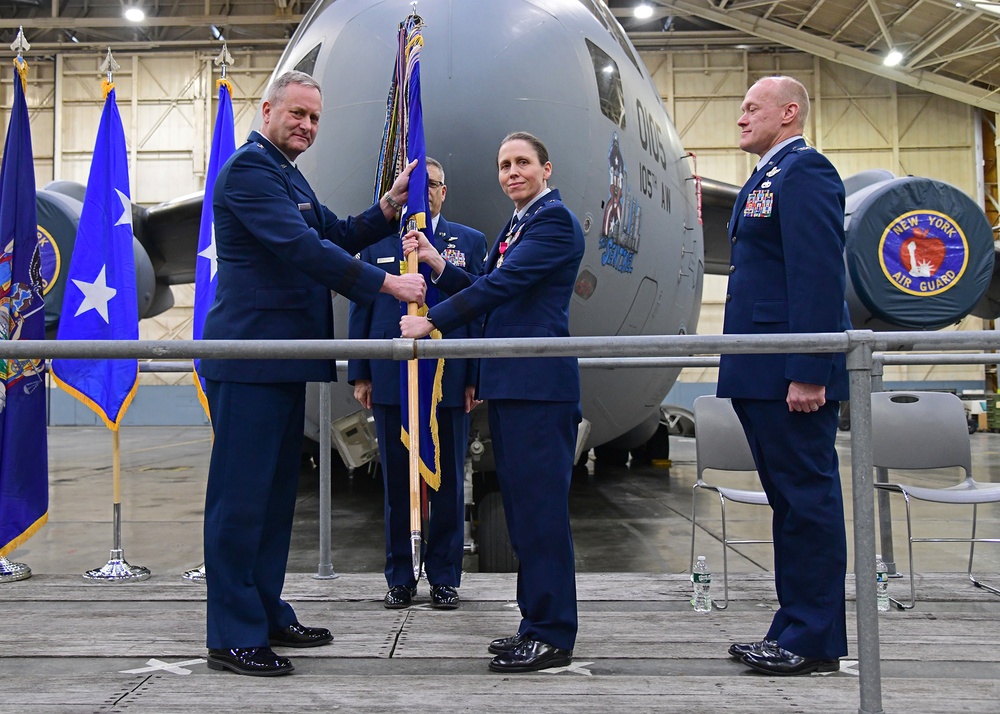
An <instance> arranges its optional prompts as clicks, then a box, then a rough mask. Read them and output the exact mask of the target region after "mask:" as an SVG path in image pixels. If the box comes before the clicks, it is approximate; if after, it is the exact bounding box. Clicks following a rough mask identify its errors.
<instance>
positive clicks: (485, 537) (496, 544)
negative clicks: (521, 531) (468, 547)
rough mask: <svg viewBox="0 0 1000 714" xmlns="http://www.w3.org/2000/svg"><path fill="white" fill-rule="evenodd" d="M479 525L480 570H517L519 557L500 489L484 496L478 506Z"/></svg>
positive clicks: (490, 571) (491, 571)
mask: <svg viewBox="0 0 1000 714" xmlns="http://www.w3.org/2000/svg"><path fill="white" fill-rule="evenodd" d="M476 510H477V513H478V515H479V526H478V528H477V538H476V547H477V550H478V551H479V572H481V573H514V572H517V558H515V557H514V550H513V548H511V545H510V536H509V535H508V534H507V521H506V519H505V517H504V512H503V499H502V498H501V496H500V492H499V491H491V492H490V493H487V494H486V495H485V496H483V499H482V501H480V502H479V505H478V506H477V509H476Z"/></svg>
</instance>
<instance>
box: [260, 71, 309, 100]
mask: <svg viewBox="0 0 1000 714" xmlns="http://www.w3.org/2000/svg"><path fill="white" fill-rule="evenodd" d="M292 84H301V85H302V86H303V87H312V88H313V89H315V90H316V91H317V92H319V96H320V98H321V99H322V97H323V88H322V87H321V86H319V82H317V81H316V80H315V79H313V78H312V77H311V76H310V75H308V74H306V73H305V72H299V71H298V70H295V69H292V70H289V71H287V72H285V73H284V74H282V75H281V76H280V77H278V78H277V79H276V80H274V81H273V82H272V83H271V86H270V87H268V88H267V92H266V93H265V94H264V101H265V102H267V103H268V104H271V105H275V104H280V103H281V100H282V99H284V98H285V90H286V89H288V87H289V85H292Z"/></svg>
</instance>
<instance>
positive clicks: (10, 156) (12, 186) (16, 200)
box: [0, 57, 49, 556]
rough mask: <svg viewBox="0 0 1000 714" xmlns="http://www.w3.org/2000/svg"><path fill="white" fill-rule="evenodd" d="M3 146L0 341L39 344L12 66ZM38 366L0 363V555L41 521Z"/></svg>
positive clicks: (29, 174) (32, 236) (27, 157)
mask: <svg viewBox="0 0 1000 714" xmlns="http://www.w3.org/2000/svg"><path fill="white" fill-rule="evenodd" d="M14 66H15V67H16V68H17V72H18V75H19V79H18V78H17V77H15V79H14V104H13V106H12V107H11V113H10V123H9V125H8V128H7V140H6V142H5V144H4V150H3V166H2V167H0V339H3V340H43V339H45V310H44V305H43V300H42V293H43V290H44V287H43V281H42V257H41V252H40V245H39V240H38V224H37V219H36V216H35V166H34V163H33V159H32V153H31V127H30V124H29V119H28V105H27V102H26V101H25V98H24V93H25V91H26V89H27V84H28V78H27V74H28V65H27V63H26V62H25V61H24V60H23V59H21V58H20V57H19V58H18V59H16V60H14ZM44 369H45V362H44V361H43V360H40V359H17V358H13V357H11V358H7V359H4V358H0V556H6V555H7V554H8V553H10V552H11V551H13V550H14V549H15V548H17V547H18V546H19V545H21V544H22V543H24V542H25V541H26V540H28V539H29V538H30V537H31V536H32V535H34V533H35V532H36V531H37V530H38V529H39V528H41V527H42V526H43V525H44V524H45V522H46V521H47V520H48V517H49V515H48V511H49V465H48V442H47V437H46V430H45V427H46V423H45V379H44Z"/></svg>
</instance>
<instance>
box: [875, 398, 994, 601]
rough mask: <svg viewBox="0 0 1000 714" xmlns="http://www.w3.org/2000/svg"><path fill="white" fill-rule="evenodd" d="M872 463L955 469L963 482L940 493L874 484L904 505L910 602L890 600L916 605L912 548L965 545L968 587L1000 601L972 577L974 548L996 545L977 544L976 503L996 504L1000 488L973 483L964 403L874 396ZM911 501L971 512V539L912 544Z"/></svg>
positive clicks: (984, 540) (915, 540)
mask: <svg viewBox="0 0 1000 714" xmlns="http://www.w3.org/2000/svg"><path fill="white" fill-rule="evenodd" d="M872 460H873V463H874V465H875V467H876V468H885V469H947V468H955V467H958V468H960V469H961V470H962V471H963V472H964V478H963V479H962V480H961V481H959V482H958V483H956V484H954V485H949V486H943V487H935V488H932V487H928V486H916V485H909V484H903V483H878V482H876V483H875V488H881V489H884V490H886V491H891V492H895V493H901V494H902V495H903V499H904V501H905V502H906V537H907V544H908V546H909V556H910V602H909V603H903V602H901V601H899V600H896V599H892V602H893V603H894V604H895V605H896V607H898V608H900V609H902V610H909V609H910V608H912V607H913V606H914V605H915V604H916V602H917V597H916V587H915V585H914V580H913V578H914V575H913V574H914V571H915V570H916V567H915V566H914V563H913V544H914V543H968V544H969V569H968V576H969V580H970V581H972V584H973V585H975V586H976V587H979V588H984V589H986V590H989V591H990V592H992V593H996V594H998V595H1000V590H998V589H997V588H994V587H991V586H989V585H986V584H985V583H982V582H980V581H978V580H976V578H975V577H974V576H973V574H972V561H973V557H974V556H975V548H976V543H1000V539H998V538H976V516H977V509H978V507H979V504H980V503H996V502H1000V484H996V483H979V482H977V481H975V480H973V478H972V449H971V446H970V444H969V429H968V422H967V421H966V416H965V407H964V406H963V405H962V400H961V399H959V398H958V397H956V396H955V395H954V394H949V393H946V392H875V393H874V394H872ZM910 499H917V500H918V501H931V502H933V503H950V504H960V505H971V506H972V535H971V537H969V538H914V537H913V526H912V521H911V519H910Z"/></svg>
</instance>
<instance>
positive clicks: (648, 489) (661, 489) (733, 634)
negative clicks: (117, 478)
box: [0, 427, 1000, 713]
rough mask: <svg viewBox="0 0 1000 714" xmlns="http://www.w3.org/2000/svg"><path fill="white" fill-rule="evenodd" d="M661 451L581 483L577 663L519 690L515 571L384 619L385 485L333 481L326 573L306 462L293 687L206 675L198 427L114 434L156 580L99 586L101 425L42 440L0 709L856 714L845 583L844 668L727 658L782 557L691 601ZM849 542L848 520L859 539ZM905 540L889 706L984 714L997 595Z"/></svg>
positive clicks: (742, 567) (899, 518) (986, 571)
mask: <svg viewBox="0 0 1000 714" xmlns="http://www.w3.org/2000/svg"><path fill="white" fill-rule="evenodd" d="M971 438H972V443H973V449H974V454H973V458H974V467H975V469H976V470H977V478H978V479H979V480H984V481H1000V461H998V456H997V453H998V451H1000V435H998V434H989V433H977V434H974V435H972V437H971ZM671 441H672V443H671V458H672V465H671V466H670V468H669V469H661V468H652V467H634V468H627V467H616V468H610V469H608V468H605V469H599V468H596V469H595V468H594V463H593V462H591V463H590V464H589V466H588V468H581V469H580V470H579V473H578V474H577V475H576V476H575V478H574V483H573V488H572V493H571V503H570V511H571V516H572V520H573V529H574V539H575V543H576V558H577V569H578V578H577V581H578V596H579V600H580V637H579V640H578V642H577V647H576V651H575V660H574V663H573V665H572V666H571V667H569V668H565V669H562V670H548V671H545V672H541V673H537V674H529V675H518V676H516V677H510V676H502V675H495V674H490V673H489V672H488V671H487V669H486V664H487V662H488V659H487V658H488V656H489V655H488V654H487V652H486V644H487V643H488V641H489V640H490V639H491V638H493V637H496V636H501V635H507V634H511V633H512V632H513V631H514V629H515V628H516V627H517V622H518V616H517V613H516V608H515V607H513V606H512V600H513V597H514V575H512V574H506V573H478V572H476V571H477V562H478V561H477V558H476V557H475V556H474V555H469V556H467V558H466V564H465V565H466V572H465V575H464V577H463V581H462V588H461V590H460V593H461V596H462V607H461V608H460V609H458V610H456V611H450V612H442V611H435V610H432V609H430V607H429V606H428V596H427V586H426V584H425V583H421V586H420V593H419V595H418V597H417V599H416V604H415V605H414V606H413V607H411V608H410V609H408V610H400V611H388V610H385V609H384V608H383V607H382V605H381V598H382V595H383V594H384V591H385V581H384V578H383V576H382V573H381V570H382V561H383V557H384V551H383V543H382V505H381V499H382V494H381V488H380V486H378V485H377V482H376V480H374V479H372V478H371V477H370V476H368V475H367V474H364V473H355V474H354V475H353V477H348V476H347V475H346V474H344V473H341V474H340V475H339V476H337V475H335V478H334V483H333V497H332V509H333V534H332V543H333V554H332V563H333V566H334V569H335V571H336V572H337V574H338V576H339V577H337V578H335V579H332V580H319V579H316V578H314V577H313V575H315V573H316V571H317V563H318V542H319V538H318V532H317V523H318V510H319V509H318V503H319V495H318V488H317V478H316V475H315V471H314V470H313V469H312V468H311V467H310V466H308V465H306V466H304V472H303V478H302V485H301V487H300V493H299V502H298V508H297V513H296V526H295V531H294V534H293V542H292V554H291V558H290V562H289V577H288V579H287V582H286V587H285V596H286V598H287V599H289V600H290V601H292V602H293V603H294V604H295V606H296V610H297V612H298V614H299V616H300V618H301V619H302V621H303V622H305V623H306V624H313V625H321V626H326V627H330V628H331V629H332V630H333V632H334V635H335V637H336V639H335V641H334V643H333V644H332V645H331V646H328V647H320V648H315V649H311V650H295V651H289V652H286V654H288V655H290V656H291V657H292V659H293V661H294V662H295V664H296V672H295V674H294V675H292V676H291V677H285V678H280V679H278V680H263V681H262V680H259V679H257V678H250V677H237V676H235V675H229V674H228V673H218V672H212V671H210V670H208V669H207V667H206V665H205V662H204V656H205V649H204V629H205V623H204V616H205V612H204V610H205V608H204V586H203V585H202V584H200V583H195V582H190V581H187V580H185V579H183V578H182V577H181V574H182V573H183V572H184V571H185V570H187V569H189V568H191V567H194V566H196V565H198V564H199V563H200V561H201V519H202V509H203V501H204V487H205V480H206V471H207V463H208V453H209V450H210V448H211V437H210V433H209V431H208V429H207V428H204V427H131V428H128V427H126V428H124V429H123V430H122V433H121V445H122V504H123V506H122V520H123V527H122V545H123V548H124V550H125V557H126V559H128V560H129V561H130V562H131V563H133V564H136V565H143V566H146V567H148V568H149V569H150V570H151V571H152V573H153V575H152V577H151V578H150V579H149V580H146V581H143V582H133V583H121V584H108V583H94V582H89V581H86V580H84V579H83V578H82V577H81V575H82V573H83V572H84V571H86V570H89V569H91V568H96V567H100V566H101V565H103V564H104V563H105V562H107V559H108V555H109V549H110V547H111V545H112V540H111V539H112V527H111V516H112V508H111V467H110V454H111V438H110V433H109V432H107V430H105V429H103V428H91V427H59V428H50V430H49V454H50V499H51V500H50V510H49V522H48V523H47V524H46V525H45V526H44V527H43V528H42V529H41V530H40V531H39V532H38V533H37V534H36V535H35V536H34V537H33V538H32V539H31V540H30V541H28V543H26V544H25V545H24V546H22V547H21V548H19V549H18V550H16V551H15V552H14V553H13V554H12V555H11V560H14V561H18V562H24V563H25V564H27V565H28V566H29V567H31V568H32V570H33V573H34V574H33V576H32V577H31V578H30V579H28V580H24V581H20V582H14V583H5V584H0V606H2V607H3V608H4V611H5V612H6V614H7V619H6V627H5V635H4V638H3V639H4V646H3V647H2V648H0V670H2V671H3V673H4V676H3V677H2V678H0V712H2V713H6V712H19V713H20V712H31V713H42V712H45V713H48V712H117V711H122V712H124V711H129V712H174V711H176V712H180V711H185V712H191V711H210V710H215V711H225V712H229V711H246V712H285V711H288V712H293V711H294V712H309V711H323V712H328V711H330V710H332V709H341V710H344V711H352V712H353V711H361V712H377V711H389V710H395V709H399V708H402V707H406V706H413V705H414V704H417V705H419V706H420V707H421V708H425V709H430V710H437V711H470V710H472V711H499V710H501V709H511V708H515V707H530V709H531V710H532V711H538V712H548V711H552V712H557V711H558V712H563V711H570V710H572V711H575V712H590V711H595V712H596V711H601V712H607V711H620V710H624V709H626V708H629V709H632V710H635V711H674V710H677V711H681V710H683V711H698V712H730V711H748V710H751V711H752V710H759V711H789V712H793V711H794V712H856V711H858V706H859V681H858V679H859V678H858V676H857V675H858V671H857V664H856V660H857V652H856V630H855V621H854V600H853V597H854V577H853V574H849V575H848V604H847V606H848V633H849V638H850V650H851V651H850V653H849V656H848V658H847V659H845V660H843V661H842V665H841V671H840V672H838V673H834V674H828V675H825V676H819V675H813V676H808V677H798V678H786V679H774V678H771V677H766V676H761V675H755V674H752V673H749V672H748V670H746V669H745V668H744V667H743V666H742V665H740V664H738V663H735V662H733V661H731V660H729V659H728V658H727V656H726V648H727V647H728V645H729V643H730V642H732V641H742V640H753V639H757V638H759V637H760V636H761V635H762V634H763V632H764V630H765V628H766V626H767V624H768V622H769V621H770V618H771V613H772V612H773V610H774V608H775V607H776V601H775V597H774V588H773V584H772V578H771V573H770V568H771V552H770V546H769V545H750V546H741V547H740V549H739V553H735V552H730V559H729V564H730V575H731V577H730V592H729V595H730V599H731V604H730V607H729V609H728V610H725V611H714V612H712V613H707V614H700V613H695V612H693V611H692V610H691V607H690V605H689V603H688V599H689V598H690V582H689V576H688V559H689V554H690V537H691V522H690V518H691V485H692V484H693V483H694V480H695V472H696V465H695V450H694V442H693V440H692V439H688V438H672V440H671ZM838 445H839V448H840V456H841V466H842V472H843V473H844V476H845V478H844V484H845V491H846V503H847V506H848V519H850V517H851V514H850V504H851V497H850V478H849V464H850V453H849V435H848V434H846V433H841V435H840V437H839V442H838ZM746 479H747V480H746V482H745V483H744V484H741V483H734V484H733V485H734V486H737V487H745V488H754V487H755V486H756V484H755V482H754V480H753V479H754V477H753V476H752V475H750V476H747V477H746ZM699 498H701V499H703V500H701V501H699V514H700V515H699V523H700V524H703V525H704V530H701V528H699V534H698V544H699V545H698V552H699V553H700V554H705V555H707V556H708V560H709V563H710V565H711V566H712V568H713V571H714V573H715V581H714V587H713V591H715V592H714V594H715V595H716V596H720V595H721V592H719V591H721V569H722V556H721V546H720V543H719V539H720V538H721V524H720V521H719V518H718V506H717V502H715V501H713V500H712V497H710V496H708V495H701V496H699ZM893 505H894V509H893V520H894V532H895V535H896V544H895V545H896V554H897V557H896V560H897V563H898V566H899V568H900V570H903V571H905V570H906V568H907V567H908V563H907V562H906V555H905V532H906V531H905V520H904V519H905V515H904V511H903V508H902V504H901V503H895V502H894V504H893ZM915 509H916V510H915V517H916V523H917V528H918V529H921V528H923V529H925V533H933V534H935V535H937V534H941V533H942V532H943V533H944V534H955V535H965V534H966V533H967V518H966V513H965V512H964V511H962V510H956V509H954V508H951V509H947V508H945V507H940V508H936V507H934V506H931V505H929V504H917V505H916V506H915ZM703 518H704V520H703ZM727 520H728V527H729V532H730V536H731V537H746V538H767V537H768V536H769V512H768V510H767V509H766V508H760V507H752V506H742V507H741V506H739V505H735V506H730V509H729V512H728V519H727ZM979 520H980V526H979V527H980V534H979V535H980V536H981V537H996V536H1000V510H998V509H997V508H996V507H993V506H988V507H985V508H982V509H981V513H980V519H979ZM852 527H853V523H852V522H850V520H849V522H848V542H849V546H850V545H852V543H851V528H852ZM915 548H916V558H917V565H918V572H919V573H920V576H919V578H918V581H917V588H918V598H919V602H918V604H917V606H916V608H915V609H914V610H911V611H908V612H900V611H897V610H893V611H892V612H889V613H885V614H883V615H880V617H879V630H880V643H881V644H880V648H881V649H880V653H881V676H882V687H881V692H882V701H883V704H884V709H885V711H887V712H891V711H910V712H939V711H940V712H956V711H976V712H994V711H996V707H997V704H996V702H997V701H1000V648H998V647H997V645H996V632H997V631H998V627H997V625H998V623H1000V597H997V596H995V595H992V594H990V593H987V592H985V591H982V590H979V589H977V588H974V587H972V586H971V585H970V584H969V583H968V581H967V579H966V578H965V575H964V571H965V567H966V558H967V550H966V547H965V546H964V545H962V544H918V545H916V546H915ZM852 558H853V556H852ZM849 562H851V563H853V559H852V560H851V561H849ZM977 569H978V570H980V571H981V574H982V575H983V577H984V579H985V580H987V581H988V582H989V581H990V580H991V576H993V577H992V579H993V580H996V579H998V578H1000V547H998V546H993V545H990V544H983V545H980V546H979V549H978V552H977ZM803 577H808V573H803ZM906 590H908V587H907V583H906V580H905V579H901V580H895V579H894V580H892V581H891V583H890V591H891V592H892V594H894V595H898V596H900V597H903V596H905V595H906V594H907V593H906ZM185 675H187V676H185ZM192 675H193V676H192Z"/></svg>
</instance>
